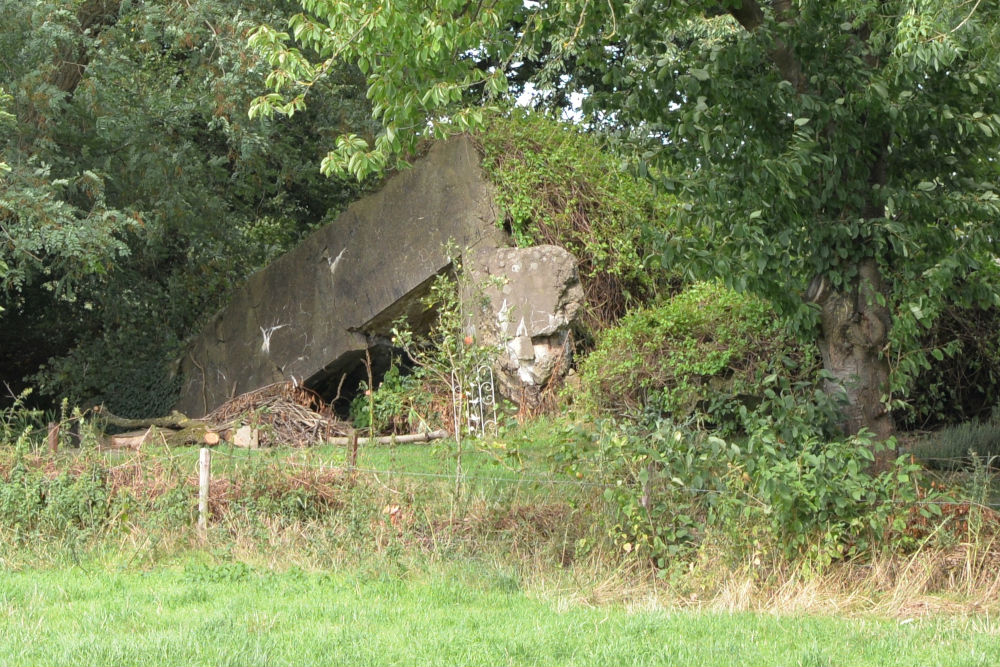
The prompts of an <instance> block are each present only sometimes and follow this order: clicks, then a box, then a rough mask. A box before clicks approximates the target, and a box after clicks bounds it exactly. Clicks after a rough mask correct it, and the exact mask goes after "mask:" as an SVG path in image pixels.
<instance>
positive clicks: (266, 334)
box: [260, 324, 288, 354]
mask: <svg viewBox="0 0 1000 667" xmlns="http://www.w3.org/2000/svg"><path fill="white" fill-rule="evenodd" d="M287 326H288V325H287V324H278V325H275V326H273V327H268V328H267V329H265V328H264V327H260V334H261V336H263V338H264V342H263V343H261V345H260V351H261V352H263V353H264V354H270V353H271V336H273V335H274V332H275V331H277V330H278V329H284V328H285V327H287Z"/></svg>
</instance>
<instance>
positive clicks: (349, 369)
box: [305, 338, 413, 419]
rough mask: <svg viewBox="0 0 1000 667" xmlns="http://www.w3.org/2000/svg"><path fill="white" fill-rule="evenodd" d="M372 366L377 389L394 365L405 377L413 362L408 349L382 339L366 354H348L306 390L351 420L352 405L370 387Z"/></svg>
mask: <svg viewBox="0 0 1000 667" xmlns="http://www.w3.org/2000/svg"><path fill="white" fill-rule="evenodd" d="M369 364H370V365H371V376H370V377H371V384H372V386H373V387H375V388H376V389H377V388H378V387H379V385H380V384H382V379H383V378H384V377H385V374H386V373H387V372H388V371H389V369H390V368H391V367H392V366H393V365H395V366H396V367H397V368H399V371H400V374H402V375H406V374H409V373H410V372H411V371H412V369H413V361H412V360H411V359H410V357H409V355H407V354H406V351H405V350H403V349H402V348H399V347H395V346H394V345H392V343H391V342H390V341H389V340H388V339H381V338H379V339H374V340H372V341H371V344H370V345H369V347H368V351H367V353H366V352H365V350H357V351H355V352H351V353H349V354H345V355H344V356H343V357H341V358H340V359H338V360H337V361H336V362H335V363H334V364H331V365H330V366H328V367H327V368H325V369H323V371H322V372H321V373H317V374H316V375H314V376H313V377H311V378H309V379H308V380H306V383H305V384H306V387H308V388H309V389H312V390H313V391H315V392H316V393H317V394H319V396H320V397H321V398H322V399H323V400H324V401H326V402H327V403H330V405H331V407H332V408H333V411H334V412H335V413H336V415H337V416H338V417H340V418H341V419H348V418H349V417H350V411H351V402H352V401H353V400H354V399H355V398H356V397H357V396H358V395H359V394H363V393H364V391H365V389H366V388H367V387H368V382H369Z"/></svg>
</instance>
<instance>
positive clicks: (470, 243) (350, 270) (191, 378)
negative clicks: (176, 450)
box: [177, 137, 505, 417]
mask: <svg viewBox="0 0 1000 667" xmlns="http://www.w3.org/2000/svg"><path fill="white" fill-rule="evenodd" d="M496 217H497V213H496V210H495V208H494V205H493V196H492V191H491V188H490V186H489V184H488V183H487V181H486V179H485V178H484V176H483V174H482V171H481V169H480V166H479V156H478V154H477V153H476V149H475V147H474V146H473V144H472V143H471V141H469V140H468V139H467V138H465V137H454V138H452V139H451V140H449V141H447V142H443V143H439V144H437V145H435V146H434V147H433V148H432V149H431V151H430V153H429V154H428V155H427V157H426V158H424V159H422V160H420V161H418V162H417V163H416V164H414V166H413V167H412V168H411V169H409V170H407V171H405V172H402V173H400V174H397V175H395V176H393V177H392V178H391V179H389V180H388V181H387V182H386V184H385V186H384V187H383V188H382V189H381V190H380V191H379V192H377V193H375V194H373V195H370V196H368V197H366V198H364V199H362V200H360V201H358V202H356V203H355V204H353V205H351V206H350V208H348V209H347V211H345V212H344V214H343V215H341V216H340V217H339V218H338V219H337V220H336V221H335V222H333V223H331V224H330V225H328V226H326V227H324V228H323V229H320V230H317V231H316V232H315V233H313V234H312V235H311V236H309V237H308V238H307V239H306V240H305V241H303V242H302V244H301V245H299V246H298V247H297V248H295V249H294V250H292V251H290V252H289V253H287V254H285V255H283V256H282V257H280V258H279V259H278V260H276V261H275V262H273V263H272V264H271V265H270V266H268V267H267V268H266V269H264V270H262V271H260V272H258V273H256V274H254V275H253V276H252V277H251V278H250V279H249V280H248V281H247V283H246V285H244V286H243V287H241V288H239V289H238V290H236V292H235V294H234V295H233V297H232V300H231V302H230V303H229V305H228V306H227V307H226V308H225V309H224V310H222V311H221V312H219V313H218V314H217V315H215V317H213V318H212V320H211V321H210V322H209V323H208V324H207V326H206V327H205V328H204V330H203V331H202V332H201V334H200V335H199V336H198V337H197V338H196V339H195V340H194V342H193V344H192V345H191V347H190V349H189V351H188V353H187V354H186V355H185V357H184V359H183V360H182V362H181V372H182V373H183V386H182V390H181V398H180V400H179V402H178V405H177V409H178V410H180V411H181V412H184V413H185V414H187V415H189V416H192V417H194V416H199V415H203V414H205V413H206V412H208V411H210V410H212V409H214V408H215V407H216V406H218V405H220V404H221V403H223V402H224V401H226V400H227V399H229V398H231V397H232V396H235V395H238V394H240V393H243V392H246V391H250V390H253V389H255V388H257V387H261V386H263V385H266V384H270V383H272V382H278V381H285V380H291V379H294V380H295V381H297V382H300V383H303V384H305V385H306V386H308V387H311V388H315V389H318V390H319V391H320V392H321V393H330V390H331V387H332V389H333V390H336V387H337V383H338V381H339V379H340V378H341V376H342V375H343V374H344V373H347V372H350V371H351V370H352V369H353V370H355V371H356V369H357V366H358V364H359V361H360V360H361V359H364V350H365V348H366V346H367V340H370V339H371V338H375V337H378V336H383V335H386V334H388V331H389V328H390V324H391V322H392V321H393V320H394V319H395V318H396V317H398V316H399V315H402V314H404V313H408V314H409V315H410V316H411V317H412V318H413V319H411V321H413V320H417V319H419V318H420V317H421V315H426V314H424V313H422V312H421V310H422V307H421V306H420V304H419V297H420V296H421V295H422V294H423V293H424V292H425V291H426V289H427V287H428V286H429V284H430V283H431V282H432V280H433V278H434V276H436V275H437V274H439V273H440V272H442V271H444V270H446V269H447V268H448V266H449V259H448V257H447V256H446V252H445V247H446V245H447V244H448V243H449V242H453V243H454V244H455V245H456V246H457V247H458V248H460V249H462V248H468V249H475V248H479V247H490V248H495V247H497V246H499V245H503V244H504V243H505V240H504V239H503V236H502V233H501V232H499V231H498V230H497V229H496V226H495V221H496Z"/></svg>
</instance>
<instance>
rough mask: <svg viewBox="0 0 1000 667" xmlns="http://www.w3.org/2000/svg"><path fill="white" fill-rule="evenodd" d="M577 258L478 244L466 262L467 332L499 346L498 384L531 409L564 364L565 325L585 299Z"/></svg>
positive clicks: (544, 249)
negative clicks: (468, 306) (470, 306)
mask: <svg viewBox="0 0 1000 667" xmlns="http://www.w3.org/2000/svg"><path fill="white" fill-rule="evenodd" d="M576 265H577V260H576V258H575V257H574V256H573V255H572V254H570V253H569V252H567V251H566V250H564V249H562V248H560V247H557V246H552V245H542V246H535V247H531V248H480V249H477V250H476V251H474V252H472V253H470V254H469V255H468V256H467V259H466V262H465V269H466V271H467V276H466V278H465V284H464V285H463V300H464V301H465V302H466V303H470V304H476V306H477V307H475V308H470V309H469V310H470V312H471V313H472V314H471V316H470V317H469V318H468V325H467V326H468V329H469V333H470V334H471V335H473V336H475V337H477V338H478V340H479V341H480V342H483V343H486V344H493V345H496V346H497V347H499V348H500V350H501V353H500V361H499V369H498V370H499V380H500V381H499V385H500V389H501V391H502V393H503V394H504V395H506V396H507V397H508V398H510V399H512V400H514V401H516V402H518V403H520V404H521V405H525V406H527V407H529V408H534V407H538V405H539V404H540V402H541V401H542V398H543V395H544V391H545V390H546V389H547V388H548V387H550V386H551V385H552V384H553V382H555V381H556V380H558V379H560V378H561V377H562V376H563V375H564V374H565V373H566V372H567V371H568V370H569V362H570V358H569V355H570V327H571V325H572V323H573V321H574V320H575V319H576V317H577V315H578V314H579V313H580V309H581V308H582V306H583V303H584V295H583V288H582V286H581V285H580V278H579V275H578V273H577V269H576Z"/></svg>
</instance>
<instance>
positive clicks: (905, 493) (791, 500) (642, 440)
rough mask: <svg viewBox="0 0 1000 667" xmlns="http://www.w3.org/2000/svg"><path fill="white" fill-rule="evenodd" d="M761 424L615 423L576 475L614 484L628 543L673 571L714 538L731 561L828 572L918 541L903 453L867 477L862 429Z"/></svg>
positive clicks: (764, 420) (611, 490) (868, 450)
mask: <svg viewBox="0 0 1000 667" xmlns="http://www.w3.org/2000/svg"><path fill="white" fill-rule="evenodd" d="M754 423H755V426H754V427H753V428H752V429H751V432H750V434H749V435H748V437H747V439H746V440H745V441H744V442H740V443H737V442H736V441H734V440H725V439H722V438H719V437H717V436H714V435H710V434H708V433H707V432H705V431H703V430H697V429H693V428H691V427H690V425H685V424H678V423H677V422H674V421H673V420H670V419H660V420H657V421H656V422H654V423H653V424H651V425H645V426H643V425H637V424H635V423H632V424H624V425H621V424H618V425H611V426H610V427H608V428H605V429H604V430H603V431H602V432H601V433H600V434H599V435H598V436H597V437H596V440H597V446H596V448H595V449H593V450H590V451H589V453H584V454H578V457H579V458H578V460H577V462H576V464H575V465H576V466H578V468H579V469H580V471H581V473H582V474H585V475H588V476H592V475H599V476H603V479H602V481H603V482H604V483H606V484H607V486H608V489H607V491H606V492H605V498H606V499H607V500H608V501H609V502H610V503H611V505H612V507H613V508H614V511H615V514H616V520H615V522H614V524H613V528H612V536H613V537H614V539H615V540H616V542H617V543H618V545H619V547H620V548H621V549H622V551H625V552H628V553H637V554H639V555H641V556H643V557H646V558H649V559H650V560H652V561H653V562H654V563H655V564H656V565H657V567H660V568H669V567H670V566H671V565H672V564H676V563H686V562H688V561H690V560H692V559H694V558H695V557H696V554H697V553H698V551H699V550H702V549H704V548H706V547H710V546H712V545H715V546H721V547H723V548H722V549H721V553H723V554H724V556H725V557H726V558H729V559H732V561H733V562H734V563H737V562H745V559H746V558H747V557H749V556H752V557H755V558H756V557H761V556H767V555H770V556H776V557H778V559H779V560H781V559H787V560H791V561H793V562H804V563H806V564H808V565H811V566H813V567H816V568H822V567H824V566H825V565H828V564H830V563H832V562H834V561H837V560H841V559H845V558H854V557H863V556H870V555H872V554H873V553H874V551H875V550H876V549H881V548H886V549H896V548H909V547H910V546H912V545H911V544H909V543H907V542H906V540H907V538H906V535H905V533H904V529H905V527H906V520H907V517H908V516H909V512H910V508H911V507H912V506H913V502H914V501H916V500H917V499H918V493H919V492H918V484H917V480H916V478H915V477H914V475H915V474H916V473H917V471H918V469H919V466H916V465H912V464H909V463H907V462H906V457H900V458H899V459H897V461H896V462H895V463H894V465H893V466H892V468H891V469H890V470H889V471H886V472H884V473H881V474H879V475H871V474H869V472H868V470H869V468H870V464H871V462H872V460H873V456H874V455H873V453H872V452H873V442H872V441H871V439H870V437H869V436H868V435H866V434H860V435H858V436H853V437H841V438H833V439H830V438H827V437H825V436H824V435H823V432H822V430H821V429H816V428H810V426H809V424H808V423H806V422H801V423H799V424H798V425H797V431H798V432H799V433H800V434H802V437H801V438H800V439H798V440H795V441H790V440H786V439H785V438H784V437H782V435H780V433H781V432H782V429H784V428H787V427H786V426H785V425H782V427H781V428H779V427H777V422H776V420H775V419H774V418H773V417H770V416H762V415H760V414H759V413H757V416H756V417H755V418H754ZM874 446H875V447H878V446H880V445H877V444H876V445H874ZM584 451H586V450H584ZM919 511H920V512H922V513H925V514H927V515H928V516H929V515H931V514H940V507H939V506H937V505H934V504H927V505H925V506H921V507H920V510H919Z"/></svg>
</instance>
